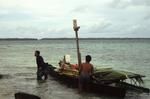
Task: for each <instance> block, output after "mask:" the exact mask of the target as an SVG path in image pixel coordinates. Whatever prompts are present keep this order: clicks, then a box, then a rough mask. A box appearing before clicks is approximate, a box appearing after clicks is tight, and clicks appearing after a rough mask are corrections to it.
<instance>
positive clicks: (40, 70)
mask: <svg viewBox="0 0 150 99" xmlns="http://www.w3.org/2000/svg"><path fill="white" fill-rule="evenodd" d="M35 57H36V64H37V80H42V77H43V76H44V80H46V79H47V64H46V63H45V62H44V59H43V57H42V56H40V51H38V50H36V51H35Z"/></svg>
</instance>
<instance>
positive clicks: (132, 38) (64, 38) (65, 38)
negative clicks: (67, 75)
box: [0, 38, 150, 40]
mask: <svg viewBox="0 0 150 99" xmlns="http://www.w3.org/2000/svg"><path fill="white" fill-rule="evenodd" d="M75 39H76V38H42V39H37V38H0V40H75ZM79 39H80V40H130V39H137V40H138V39H139V40H140V39H148V40H150V38H79Z"/></svg>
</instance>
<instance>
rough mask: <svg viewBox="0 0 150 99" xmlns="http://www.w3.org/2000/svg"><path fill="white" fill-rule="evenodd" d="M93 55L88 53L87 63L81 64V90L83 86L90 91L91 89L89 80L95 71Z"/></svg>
mask: <svg viewBox="0 0 150 99" xmlns="http://www.w3.org/2000/svg"><path fill="white" fill-rule="evenodd" d="M91 59H92V58H91V56H90V55H87V56H86V57H85V63H82V64H81V67H80V70H79V72H80V76H79V92H81V91H82V90H83V87H84V88H85V89H86V90H87V91H88V89H89V86H88V85H89V82H90V78H91V75H92V73H93V65H92V64H91V63H90V61H91Z"/></svg>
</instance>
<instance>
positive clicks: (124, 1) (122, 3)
mask: <svg viewBox="0 0 150 99" xmlns="http://www.w3.org/2000/svg"><path fill="white" fill-rule="evenodd" d="M109 5H110V7H112V8H128V7H132V6H136V7H137V6H139V7H144V6H150V0H113V1H112V2H111V3H110V4H109Z"/></svg>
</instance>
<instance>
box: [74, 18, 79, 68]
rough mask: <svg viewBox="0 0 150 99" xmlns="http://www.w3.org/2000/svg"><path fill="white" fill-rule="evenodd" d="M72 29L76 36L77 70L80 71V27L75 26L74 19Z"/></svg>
mask: <svg viewBox="0 0 150 99" xmlns="http://www.w3.org/2000/svg"><path fill="white" fill-rule="evenodd" d="M73 29H74V31H75V35H76V45H77V56H78V65H79V69H80V66H81V53H80V48H79V37H78V30H79V29H80V26H77V20H76V19H74V20H73Z"/></svg>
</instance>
